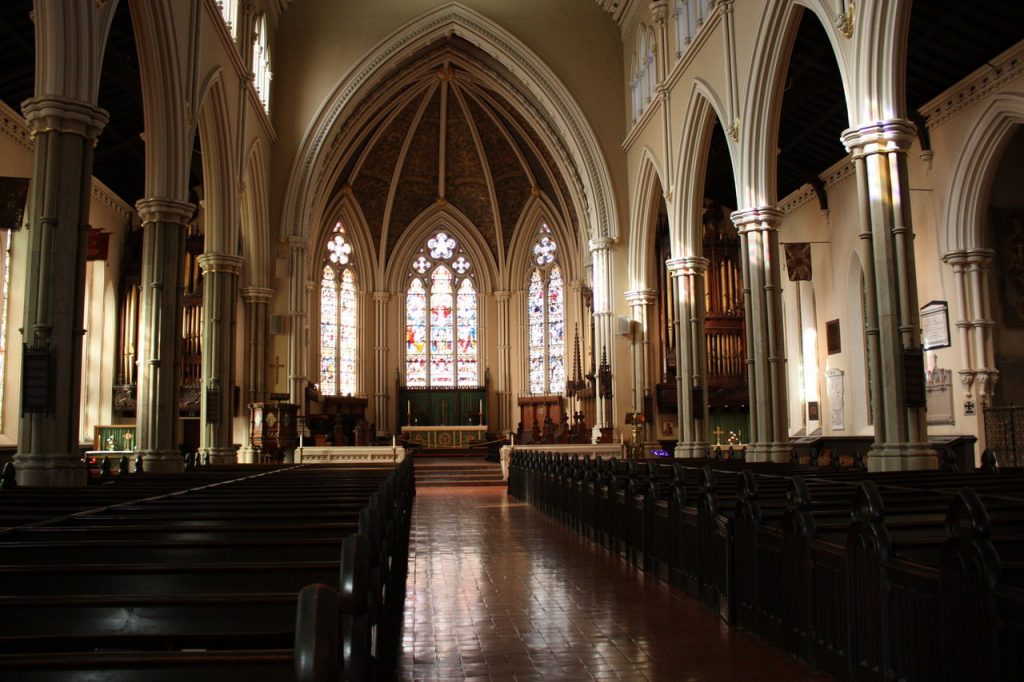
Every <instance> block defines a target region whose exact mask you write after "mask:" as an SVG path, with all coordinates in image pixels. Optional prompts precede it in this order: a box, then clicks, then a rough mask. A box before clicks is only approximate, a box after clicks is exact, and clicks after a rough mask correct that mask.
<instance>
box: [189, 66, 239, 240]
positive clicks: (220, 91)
mask: <svg viewBox="0 0 1024 682" xmlns="http://www.w3.org/2000/svg"><path fill="white" fill-rule="evenodd" d="M198 101H199V103H200V105H199V117H198V129H199V137H200V139H201V140H202V143H203V179H204V195H205V201H206V212H207V215H208V216H209V217H210V219H209V220H207V222H206V235H205V236H206V247H205V248H206V252H207V253H223V254H235V252H236V251H237V250H238V203H239V202H238V192H237V188H238V179H237V173H236V171H235V163H234V161H235V158H236V157H235V155H234V154H233V153H232V142H231V141H232V134H231V123H230V120H231V119H230V107H229V105H228V97H227V88H226V86H225V84H224V74H223V71H222V70H221V68H220V67H216V68H214V69H212V70H211V71H210V73H209V74H208V75H207V77H206V79H205V80H204V81H203V83H202V86H201V88H200V90H199V97H198Z"/></svg>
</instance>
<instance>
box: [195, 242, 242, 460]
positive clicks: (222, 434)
mask: <svg viewBox="0 0 1024 682" xmlns="http://www.w3.org/2000/svg"><path fill="white" fill-rule="evenodd" d="M199 267H201V268H202V269H203V392H202V396H201V398H200V401H201V402H200V404H201V408H200V411H199V416H200V423H201V425H202V427H201V430H200V438H199V451H200V453H201V454H202V455H204V456H208V457H209V461H210V463H211V464H233V463H235V462H236V461H237V454H236V452H235V449H234V447H232V444H231V419H232V415H233V407H234V405H233V401H232V396H233V393H234V380H233V375H232V369H233V366H234V363H233V361H232V358H233V356H234V350H235V303H236V300H237V298H238V275H239V273H240V272H241V270H242V258H241V256H233V255H229V254H226V253H204V254H203V255H201V256H199Z"/></svg>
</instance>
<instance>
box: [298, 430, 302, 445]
mask: <svg viewBox="0 0 1024 682" xmlns="http://www.w3.org/2000/svg"><path fill="white" fill-rule="evenodd" d="M299 447H300V448H301V447H302V434H301V433H300V434H299Z"/></svg>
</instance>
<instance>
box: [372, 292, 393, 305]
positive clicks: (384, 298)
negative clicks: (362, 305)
mask: <svg viewBox="0 0 1024 682" xmlns="http://www.w3.org/2000/svg"><path fill="white" fill-rule="evenodd" d="M390 299H391V292H390V291H375V292H373V302H374V303H387V302H388V301H389V300H390Z"/></svg>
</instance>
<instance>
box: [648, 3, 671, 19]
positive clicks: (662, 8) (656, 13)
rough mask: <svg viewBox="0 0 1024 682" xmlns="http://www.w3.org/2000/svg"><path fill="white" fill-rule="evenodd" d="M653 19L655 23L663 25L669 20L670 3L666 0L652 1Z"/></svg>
mask: <svg viewBox="0 0 1024 682" xmlns="http://www.w3.org/2000/svg"><path fill="white" fill-rule="evenodd" d="M650 7H651V17H652V18H653V19H654V23H656V24H658V25H661V24H664V23H665V21H666V20H667V19H668V2H667V1H666V0H652V1H651V5H650Z"/></svg>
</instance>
